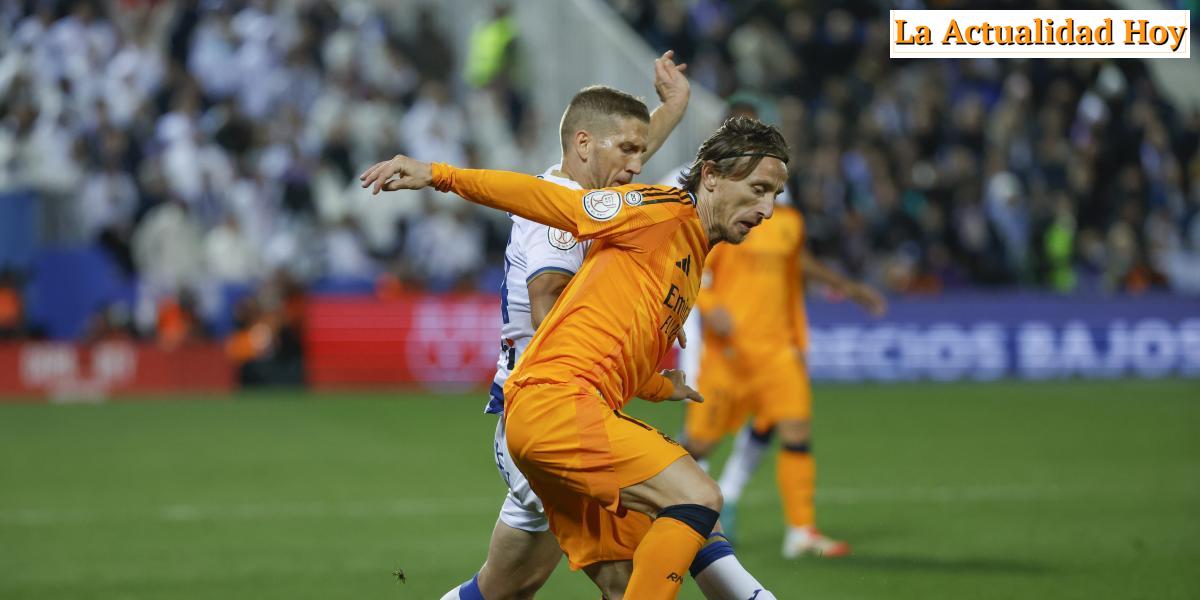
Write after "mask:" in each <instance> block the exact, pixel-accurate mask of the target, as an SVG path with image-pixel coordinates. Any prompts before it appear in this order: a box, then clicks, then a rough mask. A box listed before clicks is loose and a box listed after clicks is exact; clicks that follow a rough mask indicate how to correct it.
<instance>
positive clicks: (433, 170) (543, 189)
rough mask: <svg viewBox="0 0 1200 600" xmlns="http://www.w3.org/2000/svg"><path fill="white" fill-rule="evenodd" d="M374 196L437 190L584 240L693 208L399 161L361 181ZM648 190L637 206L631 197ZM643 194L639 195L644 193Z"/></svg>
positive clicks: (615, 191) (661, 197)
mask: <svg viewBox="0 0 1200 600" xmlns="http://www.w3.org/2000/svg"><path fill="white" fill-rule="evenodd" d="M359 179H360V180H361V181H362V182H363V183H362V187H364V188H365V187H371V188H372V193H374V194H377V193H379V192H380V191H381V190H383V191H389V192H390V191H395V190H419V189H422V188H426V187H430V186H432V187H434V188H435V189H437V190H438V191H441V192H454V193H456V194H458V195H459V196H462V197H463V198H466V199H467V200H469V201H471V202H474V203H476V204H481V205H483V206H487V207H491V208H496V209H499V210H503V211H506V212H509V213H512V214H515V215H517V216H520V217H524V218H526V219H529V220H531V221H535V222H538V223H541V224H543V225H549V226H551V227H556V228H558V229H562V230H564V231H568V232H570V233H571V234H573V235H574V236H575V237H576V238H579V239H593V238H602V237H608V236H613V235H619V234H623V233H626V232H629V231H634V230H637V229H641V228H644V227H649V226H651V225H655V224H657V223H661V222H664V221H669V220H672V219H676V218H677V216H678V214H679V213H678V212H677V211H678V206H679V205H680V204H683V203H684V202H688V203H690V200H686V198H685V196H682V195H680V194H681V192H679V190H675V189H673V188H669V187H665V186H644V185H639V184H634V185H628V186H621V187H619V188H612V189H606V190H573V189H569V188H565V187H563V186H560V185H558V184H555V183H551V182H549V181H545V180H542V179H539V178H537V177H532V176H530V175H523V174H521V173H510V172H508V171H490V170H484V169H458V168H455V167H452V166H450V165H447V164H443V163H432V164H431V163H427V162H422V161H419V160H415V159H412V158H409V157H407V156H404V155H400V154H398V155H396V157H395V158H393V159H391V160H388V161H383V162H380V163H377V164H375V165H374V166H372V167H371V168H370V169H367V170H366V171H365V172H363V174H362V175H360V176H359ZM634 190H644V191H645V194H646V196H649V198H647V199H646V201H645V203H644V204H642V200H641V199H640V198H642V196H638V198H639V200H638V202H637V203H636V204H634V203H630V202H629V200H630V196H628V195H627V193H628V192H632V191H634ZM639 193H640V192H639Z"/></svg>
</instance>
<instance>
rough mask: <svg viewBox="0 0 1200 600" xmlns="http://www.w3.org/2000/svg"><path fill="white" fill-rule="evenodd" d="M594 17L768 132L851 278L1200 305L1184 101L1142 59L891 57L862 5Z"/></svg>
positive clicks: (1193, 148) (816, 229)
mask: <svg viewBox="0 0 1200 600" xmlns="http://www.w3.org/2000/svg"><path fill="white" fill-rule="evenodd" d="M609 3H610V4H611V5H612V7H613V8H614V10H616V11H617V12H618V13H619V14H620V15H621V16H622V17H623V18H624V19H625V20H626V21H627V22H628V23H629V24H630V25H631V26H632V27H633V28H634V29H636V30H637V31H639V32H641V33H642V35H643V36H644V37H645V39H646V40H647V41H648V42H649V43H650V44H651V46H653V47H654V48H655V49H656V50H660V51H661V50H663V49H667V48H674V49H675V50H676V52H677V53H678V54H679V55H680V57H681V59H682V60H683V61H685V62H687V63H689V64H690V68H689V71H688V73H689V76H690V77H691V78H692V79H693V81H695V82H697V83H699V84H700V85H701V86H704V87H706V88H708V89H710V90H712V91H714V92H716V93H717V94H719V95H720V96H722V97H724V98H727V99H729V100H730V101H731V102H732V103H735V104H738V103H741V104H746V105H749V106H750V107H753V108H755V109H757V111H758V112H759V113H760V114H762V115H763V116H764V118H766V119H767V120H769V121H774V122H776V123H778V124H779V125H780V126H781V127H782V129H783V132H784V134H785V136H786V137H787V138H788V140H789V143H790V144H791V146H792V149H793V151H794V160H793V161H792V163H791V165H790V167H791V170H792V181H791V182H790V189H791V191H792V192H793V197H794V198H796V199H797V202H798V204H799V206H800V208H801V209H802V210H803V212H804V214H805V216H806V218H807V225H808V234H809V238H810V241H811V244H812V245H813V247H814V249H815V250H816V252H817V253H818V254H820V255H823V256H825V257H827V258H829V259H831V260H834V261H837V262H840V263H841V265H842V266H843V267H844V268H845V269H846V270H848V271H850V272H853V273H855V274H858V275H862V276H866V277H868V278H870V279H872V280H874V281H876V282H877V283H880V284H882V285H884V286H885V287H886V288H887V289H889V290H890V291H892V292H894V293H936V292H938V291H940V290H943V289H945V288H951V287H962V286H992V285H1024V286H1036V287H1039V288H1043V289H1051V290H1056V291H1059V292H1064V293H1065V292H1073V291H1079V292H1083V293H1098V292H1101V291H1105V292H1140V291H1143V290H1147V289H1152V288H1171V289H1175V290H1179V291H1186V292H1190V293H1200V215H1198V213H1200V154H1198V153H1197V142H1198V140H1200V105H1196V104H1194V105H1192V106H1188V107H1176V106H1172V105H1171V104H1170V103H1169V102H1168V101H1167V99H1166V98H1165V97H1164V95H1163V94H1162V92H1161V89H1159V88H1158V87H1157V86H1156V85H1155V82H1154V80H1153V78H1152V76H1151V74H1150V73H1149V72H1148V71H1147V69H1148V66H1147V63H1146V62H1145V61H1141V60H994V59H991V60H890V59H889V58H888V35H889V30H888V21H887V10H886V9H887V8H888V7H886V6H882V5H880V4H878V3H875V2H863V1H856V2H839V3H812V2H801V1H799V0H770V1H757V2H733V1H728V0H609ZM900 4H901V5H903V6H899V7H898V8H923V6H921V3H920V2H907V3H905V2H902V3H900ZM1105 6H1106V4H1105V3H1102V2H1088V3H1067V2H1053V1H1050V2H1039V3H1038V8H1042V9H1052V8H1063V9H1076V8H1092V9H1094V8H1104V7H1105ZM1027 7H1028V6H1027V3H1020V2H993V3H989V6H988V8H996V9H1004V8H1027ZM928 8H980V6H979V4H978V3H967V2H959V1H947V0H943V1H939V2H930V3H929V6H928ZM1192 66H1195V65H1194V64H1193V65H1192Z"/></svg>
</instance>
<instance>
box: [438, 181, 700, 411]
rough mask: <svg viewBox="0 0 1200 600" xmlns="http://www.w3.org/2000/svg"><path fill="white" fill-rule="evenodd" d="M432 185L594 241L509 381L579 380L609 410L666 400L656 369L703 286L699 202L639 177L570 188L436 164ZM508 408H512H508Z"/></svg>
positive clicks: (511, 383)
mask: <svg viewBox="0 0 1200 600" xmlns="http://www.w3.org/2000/svg"><path fill="white" fill-rule="evenodd" d="M433 182H434V187H436V188H437V189H438V190H441V191H453V192H455V193H457V194H459V195H460V196H462V197H464V198H466V199H468V200H471V201H472V202H476V203H478V204H483V205H485V206H490V207H493V208H498V209H501V210H505V211H508V212H511V213H513V214H516V215H519V216H521V217H525V218H527V219H530V220H532V221H537V222H539V223H542V224H545V225H549V226H551V227H556V228H558V229H562V230H564V231H569V232H571V233H572V234H574V235H575V237H576V238H578V239H581V240H594V242H593V244H592V248H591V250H590V251H589V252H588V257H587V260H585V261H584V263H583V266H582V267H581V268H580V270H579V272H578V273H576V274H575V276H574V277H572V278H571V283H570V284H569V285H568V286H567V288H566V290H564V291H563V293H562V295H561V296H560V297H559V299H558V301H557V302H555V303H554V308H553V309H552V310H551V311H550V314H549V315H547V316H546V319H545V320H544V321H543V322H542V324H541V326H540V327H539V328H538V330H537V334H536V335H534V337H533V341H531V342H530V343H529V347H528V348H527V349H526V350H525V354H524V355H523V356H522V357H521V360H520V361H519V362H518V364H517V367H516V369H515V370H514V371H513V373H512V375H510V376H509V378H508V383H507V384H506V385H505V397H506V398H508V399H509V400H511V399H512V397H513V394H512V393H510V390H511V389H512V388H513V387H514V386H516V387H521V386H525V385H530V384H541V383H574V384H576V385H579V386H580V387H582V388H584V389H594V390H598V391H599V392H600V394H601V395H602V396H603V398H604V400H605V402H606V403H607V404H608V405H609V406H610V407H612V408H614V409H616V408H620V407H622V406H624V405H625V403H626V402H628V401H629V399H630V398H632V397H634V396H635V395H636V396H640V397H642V398H645V399H647V400H661V399H663V398H665V397H666V396H667V395H669V394H670V392H671V391H672V389H673V386H672V385H671V383H670V382H669V381H667V379H666V378H665V377H663V376H662V375H660V374H658V373H657V366H658V364H659V362H660V361H661V360H662V359H663V357H664V356H665V355H666V353H667V351H668V350H669V349H670V347H671V345H672V344H673V343H674V341H675V336H676V335H677V334H678V332H679V330H680V328H681V327H682V326H683V322H684V320H685V319H686V318H687V315H688V312H690V311H691V307H692V304H693V302H694V301H695V299H696V296H697V294H698V292H699V289H700V275H701V272H702V271H703V268H704V261H705V257H706V256H707V255H708V250H709V248H708V237H707V235H706V234H705V232H704V228H703V226H702V225H701V224H700V218H699V215H698V214H697V212H696V203H695V199H694V198H693V197H692V195H691V194H689V193H687V192H684V191H682V190H680V189H677V188H671V187H666V186H649V185H641V184H632V185H625V186H620V187H616V188H611V189H606V190H572V189H568V188H565V187H562V186H559V185H556V184H554V183H550V182H547V181H543V180H541V179H538V178H537V177H531V176H528V175H521V174H518V173H508V172H504V171H485V170H473V169H456V168H454V167H450V166H448V165H444V164H440V163H437V164H434V166H433ZM506 409H511V407H506Z"/></svg>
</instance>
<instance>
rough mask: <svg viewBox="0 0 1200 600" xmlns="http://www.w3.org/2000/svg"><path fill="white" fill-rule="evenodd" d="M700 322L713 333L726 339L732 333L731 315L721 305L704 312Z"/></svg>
mask: <svg viewBox="0 0 1200 600" xmlns="http://www.w3.org/2000/svg"><path fill="white" fill-rule="evenodd" d="M701 322H702V323H703V324H704V327H705V328H707V329H708V330H709V331H711V332H712V333H713V335H715V336H717V337H719V338H723V339H727V338H729V337H731V336H732V335H733V316H732V315H730V314H729V311H727V310H725V309H724V308H723V307H720V306H718V307H715V308H713V309H711V310H708V311H706V312H705V313H704V315H703V317H702V320H701Z"/></svg>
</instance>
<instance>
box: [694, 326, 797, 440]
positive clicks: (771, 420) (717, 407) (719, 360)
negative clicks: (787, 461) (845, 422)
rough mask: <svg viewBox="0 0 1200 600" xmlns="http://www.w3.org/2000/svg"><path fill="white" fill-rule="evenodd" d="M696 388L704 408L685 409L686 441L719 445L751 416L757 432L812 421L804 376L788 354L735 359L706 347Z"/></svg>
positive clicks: (745, 355) (780, 351)
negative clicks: (786, 423) (795, 421)
mask: <svg viewBox="0 0 1200 600" xmlns="http://www.w3.org/2000/svg"><path fill="white" fill-rule="evenodd" d="M697 385H698V386H699V389H698V390H697V391H699V392H700V395H701V396H704V402H703V403H701V404H696V403H691V402H689V403H688V405H687V413H686V416H685V417H684V432H685V433H684V435H685V436H686V437H687V439H689V440H696V441H698V442H718V441H720V440H721V438H723V437H725V436H726V435H729V434H731V433H734V432H736V431H737V430H738V428H740V427H741V426H742V424H743V423H745V422H746V418H747V417H749V416H750V415H754V425H755V428H757V429H766V428H768V427H772V426H774V425H775V424H776V423H779V422H780V421H787V420H800V421H807V420H809V418H810V417H811V416H812V391H811V389H810V387H809V383H808V371H807V370H806V369H805V367H804V361H803V360H802V359H801V358H800V357H798V356H797V355H796V353H795V352H793V350H792V349H791V348H786V347H785V348H778V349H775V350H772V351H765V350H763V351H757V352H754V353H746V352H745V351H741V352H739V353H737V354H735V353H733V352H732V351H731V352H728V353H727V352H726V351H725V350H724V349H723V348H710V347H705V348H704V350H703V353H702V354H701V356H700V374H699V377H698V378H697Z"/></svg>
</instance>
